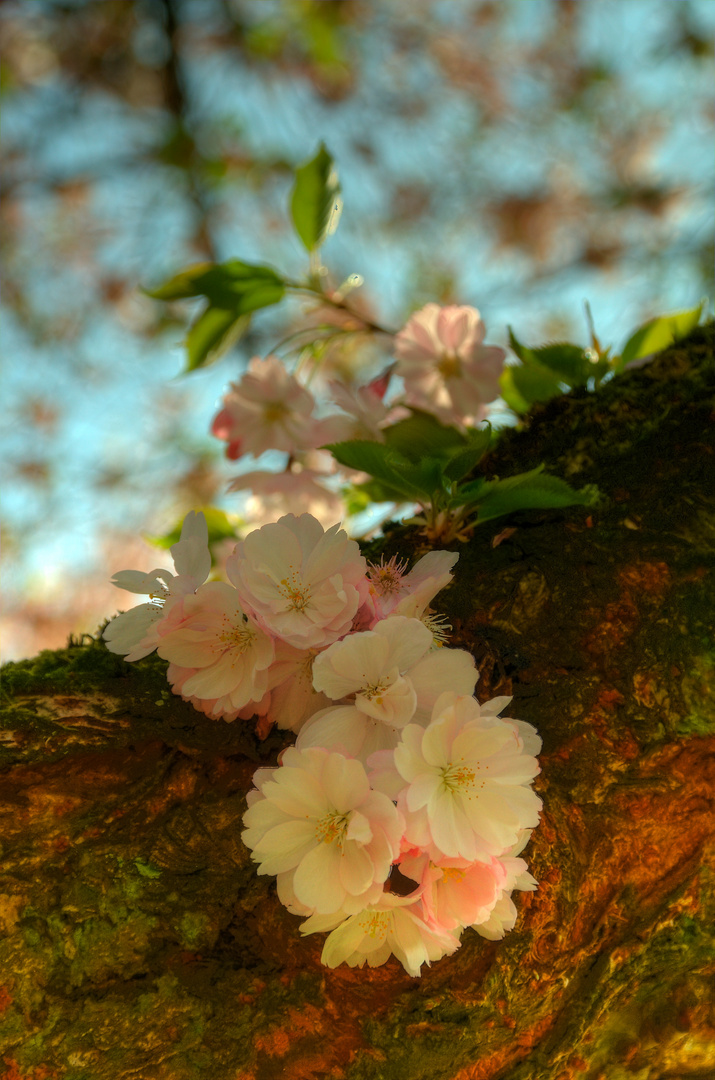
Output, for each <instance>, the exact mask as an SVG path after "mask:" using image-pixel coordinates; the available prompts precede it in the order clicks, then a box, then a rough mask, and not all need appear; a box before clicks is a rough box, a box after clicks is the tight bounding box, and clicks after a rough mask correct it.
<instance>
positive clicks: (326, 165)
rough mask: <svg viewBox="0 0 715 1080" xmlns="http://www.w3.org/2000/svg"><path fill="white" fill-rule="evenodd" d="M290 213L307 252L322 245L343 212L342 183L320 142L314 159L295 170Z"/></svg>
mask: <svg viewBox="0 0 715 1080" xmlns="http://www.w3.org/2000/svg"><path fill="white" fill-rule="evenodd" d="M290 212H291V217H292V219H293V224H294V225H295V230H296V232H297V233H298V236H299V237H300V239H301V240H302V241H303V244H304V245H305V247H306V248H307V249H308V251H315V250H316V248H319V247H321V246H322V244H323V243H324V242H325V239H326V237H327V236H328V235H329V233H330V232H331V231H334V229H331V225H334V224H337V223H336V221H335V216H336V214H338V213H339V212H340V182H339V180H338V173H337V169H336V168H335V164H334V162H333V159H332V157H331V156H330V154H329V153H328V151H327V150H326V149H325V143H322V142H321V144H320V147H319V148H318V152H317V154H316V155H315V157H314V158H311V160H310V161H307V162H306V163H305V165H300V166H299V167H298V168H297V169H296V170H295V185H294V187H293V194H292V195H291V200H290Z"/></svg>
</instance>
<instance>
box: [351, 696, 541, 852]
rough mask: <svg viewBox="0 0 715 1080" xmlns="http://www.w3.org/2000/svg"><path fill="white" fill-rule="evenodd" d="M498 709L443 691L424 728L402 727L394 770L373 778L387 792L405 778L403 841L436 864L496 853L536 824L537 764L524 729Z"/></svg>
mask: <svg viewBox="0 0 715 1080" xmlns="http://www.w3.org/2000/svg"><path fill="white" fill-rule="evenodd" d="M502 700H503V699H502ZM494 708H495V706H494V705H492V708H491V709H490V708H489V704H487V706H486V707H480V705H479V703H478V702H477V701H476V700H475V699H474V698H470V697H466V696H460V695H458V694H455V693H451V692H447V693H444V694H442V695H441V697H440V698H439V699H438V700H437V702H436V703H435V707H434V712H433V715H432V719H431V721H430V723H429V725H428V726H427V728H426V729H424V728H422V727H419V726H418V725H416V724H408V725H407V727H405V728H404V729H403V731H402V737H401V741H400V743H399V744H398V746H397V747H396V749H395V751H394V769H393V771H392V773H390V769H389V767H388V768H387V769H385V768H384V767H383V768H382V769H381V771H380V772H379V773H377V774H375V775H374V776H373V781H372V782H373V784H375V785H377V786H379V787H380V789H381V790H386V791H388V793H390V792H393V791H394V789H395V785H396V784H398V783H399V779H401V780H402V781H403V783H404V787H403V788H402V790H401V793H400V795H399V799H398V805H399V806H400V808H401V809H402V810H403V812H404V813H405V817H406V821H407V828H406V830H405V839H406V841H407V842H408V843H410V844H415V845H417V846H419V847H422V848H424V849H425V850H428V851H430V854H431V857H432V858H433V861H437V860H438V859H439V857H440V855H439V853H441V854H442V855H446V856H452V857H454V856H456V857H459V858H463V859H467V860H468V861H470V862H471V861H474V860H475V859H478V858H481V859H485V858H489V857H491V856H493V855H496V856H499V855H501V854H503V853H504V852H505V851H507V850H508V849H509V848H511V847H513V845H514V844H515V843H516V842H517V840H518V839H519V837H520V834H521V830H523V829H528V828H531V827H532V826H534V825H536V824H537V823H538V819H539V810H540V808H541V800H540V799H539V798H538V796H537V795H536V794H535V793H534V792H533V791H532V790H531V787H530V786H529V785H530V784H531V781H532V780H533V778H534V777H535V776H536V775H537V773H538V772H539V766H538V762H537V761H536V759H535V757H533V756H531V755H529V754H527V753H526V752H525V747H524V741H523V738H522V736H521V734H520V730H521V727H520V725H518V724H517V722H511V721H509V720H503V719H499V718H498V717H497V716H495V715H493V709H494ZM524 727H525V728H528V729H529V730H530V731H531V732H533V728H531V727H530V725H524ZM534 745H536V744H534ZM383 765H384V763H383Z"/></svg>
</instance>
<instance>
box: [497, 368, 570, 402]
mask: <svg viewBox="0 0 715 1080" xmlns="http://www.w3.org/2000/svg"><path fill="white" fill-rule="evenodd" d="M509 370H510V371H511V378H512V381H513V385H514V388H515V390H516V391H517V393H518V394H519V395H520V396H521V397H522V398H523V399H524V401H526V402H528V405H529V406H531V405H533V404H534V402H535V401H548V400H549V398H552V397H555V396H556V395H557V394H562V393H563V390H562V388H561V386H560V382H561V380H560V379H559V377H558V375H555V374H554V372H553V371H549V369H548V368H545V367H543V366H542V365H541V364H539V363H538V362H537V361H536V360H534V361H533V362H532V363H530V364H522V365H516V366H514V367H511V368H509Z"/></svg>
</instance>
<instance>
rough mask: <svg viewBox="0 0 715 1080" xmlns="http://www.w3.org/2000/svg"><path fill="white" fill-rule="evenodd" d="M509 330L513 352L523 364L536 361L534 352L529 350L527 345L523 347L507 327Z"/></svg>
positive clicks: (509, 328)
mask: <svg viewBox="0 0 715 1080" xmlns="http://www.w3.org/2000/svg"><path fill="white" fill-rule="evenodd" d="M507 330H508V331H509V345H510V346H511V349H512V352H515V353H516V355H517V356H518V357H519V359H520V360H521V362H522V364H528V363H529V362H530V361H531V360H533V359H534V350H533V349H529V348H528V347H527V346H526V345H522V343H521V342H520V341H519V339H518V338H517V336H516V334H515V333H514V331H513V330H512V328H511V327H510V326H508V327H507Z"/></svg>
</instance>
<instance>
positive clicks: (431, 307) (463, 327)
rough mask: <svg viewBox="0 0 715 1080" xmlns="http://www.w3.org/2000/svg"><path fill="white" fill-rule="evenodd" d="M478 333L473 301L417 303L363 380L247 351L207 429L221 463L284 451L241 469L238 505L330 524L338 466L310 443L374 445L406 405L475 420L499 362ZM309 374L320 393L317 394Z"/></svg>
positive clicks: (254, 516) (448, 420) (255, 517)
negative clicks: (390, 355)
mask: <svg viewBox="0 0 715 1080" xmlns="http://www.w3.org/2000/svg"><path fill="white" fill-rule="evenodd" d="M357 325H362V324H357ZM485 334H486V329H485V326H484V323H483V321H482V318H481V316H480V314H479V312H478V311H477V309H476V308H473V307H468V306H457V305H449V306H447V307H440V305H438V304H434V303H430V304H426V305H425V306H424V307H423V308H422V309H421V310H420V311H417V312H415V314H414V315H412V316H411V317H410V319H409V320H408V321H407V323H406V324H405V326H404V327H403V328H402V329H401V330H400V331H399V332H398V333H397V334H395V336H394V357H395V359H394V360H392V361H391V362H390V364H389V365H388V367H386V368H385V369H384V370H383V371H382V372H381V373H380V374H378V375H377V376H376V377H375V378H373V379H372V381H370V382H368V383H367V384H365V385H363V386H358V385H355V384H353V383H348V382H346V381H344V379H341V378H338V377H335V375H339V374H340V372H339V371H336V372H334V377H333V378H330V377H328V378H322V375H323V372H322V371H321V370H320V369H319V367H318V366H317V364H316V366H315V367H313V368H311V367H310V366H308V367H306V366H305V365H303V367H302V370H303V372H307V377H306V378H302V376H301V377H299V375H298V374H294V373H291V372H289V371H288V370H287V368H286V367H285V365H284V363H283V361H282V360H280V359H279V358H278V357H276V356H267V357H265V358H264V359H261V358H260V357H253V359H252V360H251V361H250V362H249V365H248V368H247V370H246V372H245V373H244V374H243V376H242V377H241V379H240V380H239V381H237V382H235V383H232V384H231V386H230V387H229V390H228V392H227V393H226V394H225V395H224V398H223V401H222V404H221V408H220V410H219V412H218V413H217V414H216V416H215V418H214V420H213V423H212V426H211V431H212V434H213V435H215V436H216V437H217V438H219V439H221V440H222V441H224V442H225V443H226V448H225V453H226V456H227V457H228V458H229V459H230V460H236V459H237V458H240V457H242V456H243V455H245V454H250V455H253V456H254V457H259V456H260V455H261V454H263V453H264V452H265V451H268V450H272V451H276V450H278V451H282V452H283V453H284V454H285V455H286V463H285V471H284V472H283V473H280V472H278V473H276V472H273V471H270V470H267V469H261V468H258V469H253V470H251V471H247V472H244V473H242V474H240V475H239V476H236V477H234V479H233V480H232V482H231V485H230V487H229V490H231V491H236V490H239V489H240V490H250V491H251V492H252V497H251V499H250V501H249V503H248V506H247V512H248V513H249V515H250V516H251V520H252V521H269V520H272V519H273V517H274V516H276V515H277V514H280V513H295V512H297V509H298V508H302V509H308V510H309V511H310V512H311V513H313V514H314V515H315V516H316V517H318V519H319V520H320V521H322V522H324V523H326V522H330V521H334V520H335V517H336V516H339V510H337V511H336V508H335V504H336V501H338V500H337V496H336V493H335V490H334V485H331V482H330V481H331V478H332V477H334V476H335V473H336V471H338V470H337V468H336V463H335V461H334V460H333V459H330V458H328V457H327V456H325V455H323V457H322V459H321V462H320V467H318V468H315V467H314V464H313V462H314V459H315V451H316V449H317V448H318V447H322V446H326V445H328V444H330V443H337V442H342V441H345V440H352V439H360V440H368V441H377V442H384V441H385V432H386V431H387V430H388V429H389V428H390V426H391V425H392V424H394V423H395V422H396V421H398V420H400V419H402V418H404V417H406V416H409V409H410V408H416V409H419V410H421V411H423V412H427V413H431V414H432V415H433V416H436V417H437V418H438V419H439V420H440V421H442V422H443V423H445V424H451V425H455V426H457V427H460V428H463V427H464V425H465V424H475V423H478V422H479V421H481V420H483V419H484V418H485V416H486V414H487V405H488V404H489V403H490V402H493V401H494V400H495V399H496V398H497V397H498V396H499V379H500V376H501V373H502V369H503V366H504V359H505V352H504V350H503V349H501V348H499V347H498V346H493V345H485V344H484V338H485ZM316 373H317V374H318V375H319V376H320V377H319V378H318V379H317V385H318V387H319V388H320V390H321V391H322V392H321V393H319V394H318V398H317V399H316V397H315V396H314V393H313V390H314V389H315V385H316V381H315V380H313V376H314V375H316ZM327 373H328V376H329V375H330V364H329V363H328V365H327ZM393 375H394V376H397V378H396V379H395V378H393ZM309 382H310V385H311V387H312V388H313V389H309V387H308V383H309ZM316 393H317V391H316ZM331 406H335V407H337V409H338V410H339V411H337V412H336V411H332V409H331ZM343 479H345V476H343Z"/></svg>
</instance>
